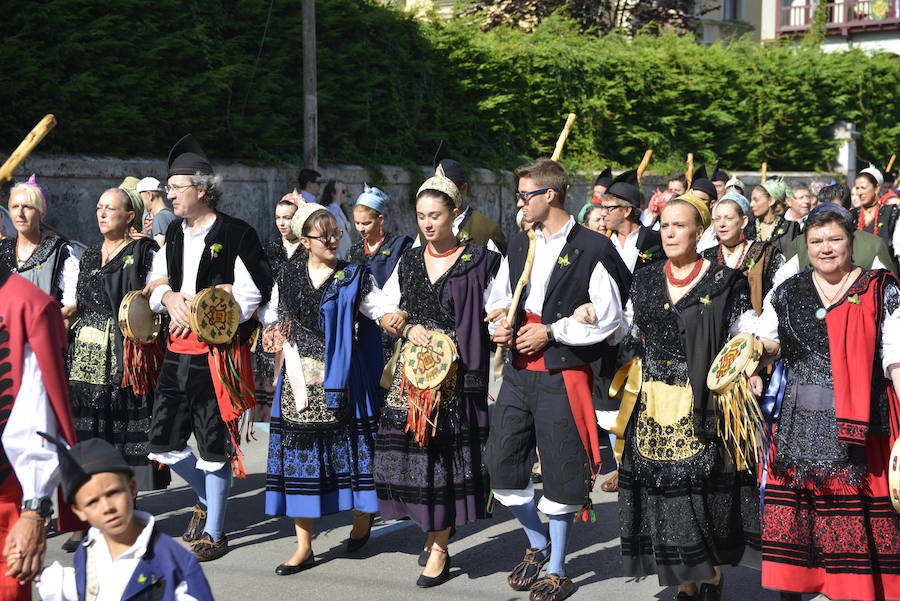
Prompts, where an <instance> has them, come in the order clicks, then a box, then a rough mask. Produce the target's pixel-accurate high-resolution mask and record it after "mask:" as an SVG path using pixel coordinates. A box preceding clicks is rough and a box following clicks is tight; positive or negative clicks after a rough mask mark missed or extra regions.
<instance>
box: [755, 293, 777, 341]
mask: <svg viewBox="0 0 900 601" xmlns="http://www.w3.org/2000/svg"><path fill="white" fill-rule="evenodd" d="M754 333H755V334H756V336H757V337H758V338H766V339H768V340H771V341H772V342H778V343H780V340H779V339H778V313H776V312H775V307H774V306H773V305H772V293H771V292H770V293H769V294H767V295H766V298H765V299H763V312H762V315H760V316H759V317H757V318H756V331H755V332H754Z"/></svg>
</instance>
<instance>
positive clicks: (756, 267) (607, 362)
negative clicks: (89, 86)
mask: <svg viewBox="0 0 900 601" xmlns="http://www.w3.org/2000/svg"><path fill="white" fill-rule="evenodd" d="M515 174H516V178H517V191H516V193H515V199H516V208H517V209H518V215H517V223H518V225H519V231H517V232H516V233H515V234H514V235H512V237H511V238H509V240H507V239H506V238H505V236H504V235H503V233H502V231H501V229H500V228H499V227H498V225H497V224H496V223H494V222H493V221H492V220H491V219H490V218H488V217H487V216H485V215H484V214H482V213H480V212H478V211H477V210H475V209H474V208H472V206H471V205H470V204H469V202H468V198H467V197H468V196H469V194H468V192H469V190H468V187H469V186H468V180H467V177H466V173H465V170H464V169H463V167H462V165H461V163H459V162H458V161H456V160H454V159H452V158H450V156H449V154H448V150H447V148H446V147H445V146H444V145H443V144H442V145H441V147H440V148H439V149H438V152H437V155H436V156H435V159H434V174H433V175H432V176H431V177H429V178H428V179H427V180H426V181H425V182H424V183H423V184H422V185H421V187H420V188H419V189H418V193H417V194H416V196H415V208H414V210H415V216H416V220H417V224H418V231H417V232H407V233H406V234H411V235H405V234H404V233H401V232H388V231H386V230H385V227H384V224H385V216H386V215H385V212H386V211H387V210H388V207H389V204H388V201H389V198H388V196H387V194H386V193H385V192H383V191H382V190H380V189H378V188H375V187H370V186H368V185H367V186H365V188H364V190H363V192H362V194H360V195H359V197H358V198H356V199H355V200H353V199H350V198H347V194H348V192H347V188H346V186H345V185H344V184H343V182H340V181H333V180H332V181H328V182H324V181H322V179H321V175H320V174H319V173H317V172H316V171H313V170H309V169H304V170H302V171H301V172H300V175H299V178H298V186H297V189H295V190H294V192H292V193H289V194H286V195H285V196H284V197H283V198H282V199H281V200H279V201H278V202H277V204H276V205H275V209H274V223H275V226H276V227H277V230H278V232H279V234H280V237H279V239H277V240H275V241H272V242H267V243H262V242H261V241H260V238H259V236H258V234H257V232H256V231H255V230H254V229H253V228H252V227H251V226H250V225H248V224H247V223H245V222H244V221H242V220H240V219H237V218H235V217H232V216H229V215H227V214H225V213H223V212H222V211H221V210H219V204H220V203H221V201H222V183H221V182H222V180H221V176H220V175H218V174H216V173H215V172H214V170H213V167H212V165H211V163H210V161H209V160H208V158H207V157H206V155H205V154H204V152H203V149H202V147H201V145H200V144H199V142H198V141H197V140H196V139H195V138H193V137H192V136H191V135H187V136H185V137H184V138H182V139H181V140H179V141H178V142H177V143H176V144H175V145H174V147H173V148H172V150H171V152H170V154H169V158H168V170H167V173H166V174H165V175H166V179H165V181H164V182H161V181H160V180H158V179H156V178H155V177H153V176H148V177H144V178H143V179H137V178H132V177H129V178H126V180H125V181H123V183H122V185H120V186H119V187H116V188H110V189H108V190H106V191H105V192H103V193H102V194H101V195H100V197H99V199H98V200H97V206H96V217H97V227H98V229H99V233H100V235H101V236H102V242H101V243H100V244H97V245H95V246H91V247H89V248H87V249H84V250H83V251H80V250H78V249H76V247H75V246H74V245H73V244H71V243H70V242H69V241H67V240H66V239H64V238H63V237H61V236H60V235H57V234H56V233H54V232H52V231H50V230H48V229H46V228H43V227H42V219H43V217H44V216H45V215H46V214H47V211H48V197H47V194H46V192H45V191H44V189H43V188H42V187H41V185H40V174H38V175H37V176H32V177H31V178H30V179H29V180H28V181H24V182H20V183H16V184H15V185H12V186H11V188H9V189H8V190H6V191H5V192H6V194H7V206H8V219H9V222H8V225H9V226H11V229H14V232H13V231H9V232H7V234H9V235H8V236H7V237H5V238H4V239H2V240H0V374H2V377H3V378H4V379H3V380H0V418H2V419H0V436H2V450H0V543H2V555H0V597H2V599H6V600H13V599H17V600H18V599H29V598H30V596H31V591H32V581H37V585H36V589H37V591H38V593H39V595H40V596H41V598H43V599H47V600H51V599H66V600H75V599H78V600H85V599H87V600H92V601H93V600H102V601H111V600H119V599H145V598H146V599H173V600H174V599H178V600H180V601H185V600H189V599H192V600H199V601H202V600H205V599H212V593H211V592H210V588H209V585H208V583H207V581H206V579H205V577H204V575H203V572H202V570H201V568H200V565H199V563H200V562H208V561H213V560H216V559H218V558H220V557H222V556H223V555H224V554H225V553H227V552H228V531H229V520H228V512H227V509H228V500H229V493H230V489H231V482H232V478H233V477H243V476H244V475H245V473H244V466H243V461H242V452H241V448H240V446H241V441H242V440H244V439H245V435H246V428H247V427H248V424H250V423H251V422H252V421H261V420H262V421H269V422H270V425H269V438H268V461H267V469H266V479H265V482H266V484H265V507H264V508H263V507H260V508H259V509H260V511H261V512H262V511H264V512H265V513H266V514H268V515H272V516H286V517H289V518H290V519H292V520H293V524H294V527H295V532H296V548H295V550H294V552H293V553H292V554H291V555H290V556H289V557H286V558H285V560H284V562H283V563H281V564H280V565H278V566H277V567H276V568H275V573H276V574H277V575H279V576H290V575H293V574H298V573H300V572H304V571H306V570H309V569H314V567H315V565H316V555H315V553H314V550H313V533H314V532H315V529H316V519H317V518H321V517H323V516H326V515H329V514H333V513H336V512H341V511H352V512H353V521H352V527H351V530H350V532H349V533H348V539H347V545H346V552H347V553H351V554H352V553H356V552H358V551H359V550H360V549H361V548H362V547H363V546H364V545H365V544H366V543H367V542H368V540H369V537H370V533H371V530H372V524H373V521H374V519H375V516H376V514H377V515H379V516H380V518H381V519H383V520H392V519H409V520H412V521H413V522H415V523H416V524H417V525H418V526H419V527H420V528H421V530H422V544H421V547H420V549H421V551H420V554H419V556H418V565H419V566H420V570H417V571H418V574H416V572H414V571H413V569H412V566H410V584H412V582H413V579H414V578H415V579H416V580H415V584H416V585H417V586H419V587H423V588H429V587H435V586H439V585H441V584H443V583H444V582H446V581H447V580H448V577H449V573H450V568H451V565H452V564H453V561H452V558H451V553H450V546H451V542H452V539H453V537H454V535H455V531H456V528H457V527H459V526H462V525H464V524H468V523H471V522H474V521H476V520H481V519H485V518H488V517H490V513H491V511H492V509H493V507H494V506H495V505H496V504H497V503H499V504H502V505H504V506H505V507H506V508H507V509H508V510H509V511H510V512H511V513H512V514H513V515H514V516H515V518H516V520H517V521H518V523H519V524H520V526H521V529H522V534H523V535H524V536H522V537H521V544H522V545H523V558H522V560H521V562H520V563H519V564H517V565H515V566H509V570H510V572H509V575H508V578H507V581H508V584H509V586H510V587H511V588H512V589H513V590H515V591H522V592H523V597H524V595H529V598H530V599H531V601H560V600H562V599H565V598H567V597H569V596H570V595H572V594H573V592H574V591H575V588H576V587H575V585H574V584H573V581H572V578H573V577H577V576H578V574H571V573H569V571H567V566H566V548H567V542H568V540H569V537H570V534H571V531H572V528H577V527H579V526H578V523H579V522H590V521H591V520H593V519H595V517H596V512H595V510H594V508H593V507H592V506H591V500H590V493H591V491H592V490H593V488H594V486H595V484H596V485H597V486H600V487H601V488H602V489H603V490H604V491H608V492H616V491H617V492H618V515H617V516H613V515H603V516H600V519H604V520H616V519H617V521H618V524H619V530H620V537H621V538H620V549H621V561H622V571H623V573H624V575H626V576H629V577H645V576H650V575H655V576H656V577H657V578H658V581H659V584H660V585H661V586H664V587H675V588H674V590H673V592H672V593H668V594H672V595H674V598H675V599H677V600H681V601H688V600H701V599H702V600H706V601H710V600H716V601H718V600H720V599H723V598H728V597H729V594H728V587H727V585H726V583H725V578H724V574H723V571H722V569H721V567H722V566H726V565H727V566H733V565H745V566H749V567H752V568H755V569H757V570H759V571H760V574H761V577H760V586H762V587H765V588H767V589H771V590H773V591H775V592H773V593H772V594H773V596H774V595H775V594H778V595H780V598H781V599H785V600H798V599H800V598H801V593H822V594H824V595H826V596H827V597H829V598H831V599H854V600H860V601H874V600H880V599H900V521H898V513H897V511H898V509H897V508H896V507H897V506H900V496H898V495H900V493H898V492H896V491H893V490H892V489H891V485H890V483H889V475H890V473H891V471H892V470H893V471H897V469H898V468H897V466H896V465H895V463H896V459H895V461H894V462H892V457H891V455H892V445H893V442H894V441H895V440H896V439H897V436H898V433H900V404H898V401H897V391H898V390H900V285H898V281H897V278H896V275H895V274H896V270H897V265H898V263H897V253H898V252H900V228H898V227H897V221H898V216H900V209H898V204H897V201H898V200H900V196H898V194H897V192H896V191H895V190H893V189H892V185H893V177H892V175H891V174H890V173H885V172H883V171H882V170H880V169H878V168H877V167H874V166H870V167H868V168H866V169H863V170H862V171H861V172H860V173H858V174H857V175H856V177H855V179H854V180H853V181H850V182H848V185H843V184H838V183H835V184H832V185H828V186H824V187H822V188H821V189H819V190H816V193H815V194H813V192H812V191H811V190H810V188H809V186H806V185H802V184H795V185H794V186H793V187H791V186H789V185H787V184H786V183H785V182H784V180H783V179H781V178H778V177H769V178H767V179H764V181H763V182H762V183H761V184H759V185H754V186H745V185H744V183H743V182H741V181H740V180H739V179H737V178H736V177H730V176H729V175H728V174H726V173H725V172H723V171H722V170H720V169H719V167H718V166H717V167H716V168H715V169H714V170H712V173H710V174H708V173H707V171H706V169H705V168H702V167H701V168H700V169H697V170H696V171H693V170H691V171H688V172H687V173H678V174H674V175H673V176H671V177H670V179H669V181H668V185H667V190H657V191H656V193H655V194H653V195H652V196H651V197H650V198H649V199H645V198H644V196H643V194H642V192H641V187H640V176H641V173H640V172H639V171H638V170H637V169H632V170H627V171H625V172H623V173H620V174H618V175H616V176H614V175H613V173H612V172H611V170H609V169H607V170H606V171H604V172H603V173H601V174H600V175H599V176H598V177H597V178H596V181H595V182H594V187H593V197H592V198H591V199H590V200H589V201H588V202H586V203H585V204H584V207H583V208H582V210H581V211H579V214H578V215H577V216H573V215H570V214H569V213H568V212H567V211H566V209H565V206H566V197H567V194H568V193H569V176H568V174H567V172H566V170H565V168H564V167H563V166H562V165H561V164H560V163H559V162H557V161H554V160H551V159H546V158H545V159H538V160H535V161H533V162H530V163H528V164H525V165H522V166H520V167H518V168H517V169H516V171H515ZM143 175H146V174H143ZM156 175H160V174H156ZM516 208H513V207H512V206H509V207H502V208H501V210H504V211H509V212H513V211H515V210H516ZM351 229H355V230H356V232H357V234H358V241H356V242H354V241H353V236H351ZM148 325H149V331H150V333H149V334H146V335H145V334H142V333H141V332H143V331H144V330H146V329H147V327H148ZM734 340H737V341H744V342H741V343H740V344H738V345H734V346H735V348H737V347H740V348H743V347H744V346H748V347H749V348H754V349H757V350H756V352H755V354H754V355H753V356H751V357H750V358H749V359H748V362H747V364H746V365H747V367H746V369H745V368H744V364H741V365H740V366H739V367H738V369H737V371H738V372H740V374H739V376H738V378H737V379H736V380H734V382H735V384H734V385H733V386H734V388H730V389H729V390H733V391H736V392H733V393H728V394H725V393H723V392H722V391H721V390H720V389H719V388H717V387H716V386H713V384H712V383H711V382H712V380H711V379H710V378H711V377H712V376H711V370H710V367H711V366H713V365H714V364H716V365H723V364H724V363H722V362H721V360H720V358H719V357H720V351H722V350H723V347H726V345H731V342H730V341H734ZM741 345H743V346H741ZM728 348H731V346H729V347H728ZM722 352H724V351H722ZM736 352H737V351H736ZM733 359H734V357H730V358H729V361H731V360H733ZM726 370H727V368H723V369H722V370H721V371H726ZM742 370H743V371H742ZM713 371H715V370H713ZM732 371H734V370H732ZM494 377H498V378H499V377H502V384H501V385H500V388H499V393H498V395H497V398H496V399H489V394H488V389H489V385H490V383H491V379H492V378H494ZM489 401H491V402H489ZM754 416H758V418H755V417H754ZM601 437H608V438H609V444H610V446H611V448H613V449H614V456H615V465H614V466H609V465H604V466H602V471H603V472H604V473H606V472H610V473H609V474H608V475H607V476H605V477H604V476H601V458H600V438H601ZM192 438H193V440H191V439H192ZM192 445H193V446H192ZM611 468H614V469H611ZM171 472H175V473H176V474H177V475H178V476H180V477H181V478H182V479H183V480H184V481H185V482H187V484H188V485H189V486H190V488H191V489H192V491H193V495H194V499H195V501H194V503H193V507H192V510H191V514H190V519H189V521H188V523H187V525H186V529H185V532H184V534H183V537H182V538H183V539H184V541H186V542H187V543H189V549H190V550H188V549H187V548H185V547H184V546H183V545H180V544H176V543H175V542H174V541H173V540H172V539H171V538H169V537H167V536H166V535H164V534H162V533H161V532H160V531H159V530H158V529H157V527H156V526H155V525H154V518H153V516H152V515H150V514H148V513H145V512H141V511H137V510H136V509H135V500H136V499H137V498H138V496H139V491H150V490H159V489H164V488H166V487H167V486H168V485H169V483H170V480H171ZM537 483H539V484H540V488H539V489H538V488H536V486H535V484H537ZM57 488H58V489H59V493H60V494H59V497H58V499H54V498H53V497H54V490H56V489H57ZM538 490H539V491H540V493H539V494H537V495H536V492H537V491H538ZM894 496H896V499H893V498H892V497H894ZM892 501H896V502H897V505H895V504H894V503H893V502H892ZM54 507H55V515H56V517H57V518H58V520H55V523H54V527H55V528H58V529H59V531H63V532H72V534H71V535H70V537H69V538H68V539H67V540H66V542H65V543H64V548H65V549H66V550H67V551H71V552H74V562H73V564H74V566H73V567H68V566H65V567H64V566H62V565H60V564H59V563H54V564H53V565H51V566H45V565H44V561H43V560H44V551H45V548H46V531H47V525H48V523H49V522H50V519H51V517H52V516H53V515H54ZM457 567H459V568H461V569H463V570H465V569H466V566H465V565H458V566H457ZM148 575H150V576H149V577H148ZM732 598H733V597H732Z"/></svg>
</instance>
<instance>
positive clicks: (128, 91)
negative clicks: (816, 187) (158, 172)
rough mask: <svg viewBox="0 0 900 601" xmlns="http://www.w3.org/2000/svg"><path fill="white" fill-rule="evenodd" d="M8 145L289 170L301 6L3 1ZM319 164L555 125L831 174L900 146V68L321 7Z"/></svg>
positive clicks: (298, 86) (499, 151) (3, 133)
mask: <svg viewBox="0 0 900 601" xmlns="http://www.w3.org/2000/svg"><path fill="white" fill-rule="evenodd" d="M7 4H8V5H11V6H10V10H9V11H8V12H7V15H8V17H7V32H8V34H9V35H7V37H6V40H5V43H4V44H3V45H0V63H2V64H3V65H4V70H3V74H2V76H0V77H2V87H3V90H4V93H3V94H2V95H0V116H2V119H0V149H12V148H14V147H15V145H16V144H18V142H19V141H20V140H21V138H22V136H23V135H24V134H25V133H26V132H27V131H28V130H29V129H30V128H31V127H32V125H33V124H34V123H35V122H37V121H38V119H39V118H40V117H41V116H42V115H43V114H44V113H48V112H52V113H55V114H56V115H57V117H58V119H59V125H58V127H57V129H56V130H55V131H54V132H53V133H52V134H51V135H50V136H49V137H48V138H47V139H46V140H45V141H44V142H43V143H42V145H41V150H44V151H61V152H72V153H91V154H105V155H121V156H164V155H165V153H166V152H167V151H168V149H169V147H170V145H171V144H172V142H174V141H175V140H177V139H178V138H179V137H180V136H181V135H183V134H184V133H185V132H188V131H191V132H192V133H194V134H195V135H197V136H198V137H199V139H200V140H201V141H202V142H203V144H204V146H205V147H206V149H207V152H208V153H209V154H210V155H211V156H212V157H214V158H225V157H230V158H234V159H242V160H261V161H284V162H289V163H297V162H298V161H299V158H300V156H301V155H302V150H301V149H302V140H301V138H302V131H303V127H302V119H303V95H302V73H301V58H302V57H301V40H300V36H301V33H300V31H301V22H300V12H301V11H300V0H278V1H273V0H203V1H201V0H187V1H183V2H179V1H176V0H157V2H155V3H154V4H153V7H152V10H148V8H147V4H146V2H143V1H141V0H119V1H118V2H117V3H116V7H115V10H110V9H109V5H108V4H104V3H101V2H99V1H97V0H43V1H38V0H10V1H9V2H7ZM317 17H318V23H317V36H318V61H319V71H318V73H319V136H320V140H319V143H320V157H321V160H322V161H323V162H345V163H359V164H363V165H375V164H379V163H382V164H399V165H412V164H420V165H421V164H427V163H429V162H430V157H431V155H432V153H433V152H434V148H435V147H436V146H437V142H438V141H439V140H440V139H442V138H443V139H446V140H448V141H449V142H450V145H451V147H452V149H453V152H454V154H456V155H457V156H459V157H461V158H463V159H464V160H465V161H466V162H467V163H468V164H470V165H479V166H486V167H496V168H511V167H513V166H515V165H516V164H518V163H519V162H520V161H523V160H525V159H530V158H533V157H536V156H542V155H545V156H546V155H549V154H550V152H551V150H552V147H553V143H554V141H555V140H556V137H557V135H558V133H559V130H560V128H561V126H562V123H563V121H564V119H565V114H566V113H568V112H570V111H571V112H575V113H577V114H578V121H577V123H576V126H575V129H574V131H573V133H572V136H571V137H570V141H569V145H568V146H567V149H566V152H565V154H564V160H565V161H566V163H567V164H568V165H569V166H572V167H578V168H584V169H594V168H597V167H600V166H603V165H606V164H608V163H612V164H615V165H618V166H623V167H624V166H633V165H636V164H637V162H638V161H639V160H640V157H641V155H642V154H643V151H644V150H645V149H646V148H653V149H654V151H655V154H654V163H653V165H652V166H651V169H652V170H657V171H664V170H668V169H670V168H674V167H675V166H677V165H679V164H682V163H683V158H684V155H685V154H686V153H687V152H693V153H694V154H695V156H696V157H697V161H698V162H699V161H701V160H702V161H704V162H707V163H711V162H713V161H715V160H719V161H721V162H722V164H723V165H724V166H726V167H728V168H731V169H744V168H756V167H758V165H759V163H761V162H762V161H768V162H769V165H770V168H771V169H773V170H774V169H780V170H787V169H826V168H828V166H829V161H830V160H832V159H833V158H834V156H835V143H834V141H833V140H832V135H831V127H832V126H833V124H834V123H835V121H837V120H838V119H848V120H850V121H853V122H855V123H856V125H857V127H858V129H859V130H860V131H861V134H862V139H861V141H860V145H859V153H860V158H861V159H863V160H871V161H872V162H875V163H876V164H878V163H884V162H885V160H886V159H885V157H887V156H889V155H890V154H891V153H892V152H896V151H897V148H898V147H900V124H898V122H897V120H896V119H895V118H894V115H895V112H896V107H895V99H894V97H895V94H896V92H895V91H896V90H897V89H900V57H897V56H896V55H893V54H879V55H875V56H869V55H866V54H864V53H863V52H861V51H850V52H840V53H828V54H826V53H822V52H821V51H819V50H818V47H817V46H810V45H804V44H800V45H792V44H790V43H776V44H762V45H760V44H758V43H753V42H751V41H750V40H740V41H735V42H732V43H729V44H714V45H711V46H704V45H700V44H697V43H695V42H694V41H693V39H692V37H691V36H689V35H687V36H686V35H679V34H678V32H676V31H671V30H666V29H663V30H662V31H660V32H659V33H658V35H655V34H654V35H651V34H649V33H638V34H636V35H634V36H628V35H625V34H622V33H611V34H609V35H606V36H603V37H598V36H593V35H584V34H583V32H582V24H581V23H579V22H578V21H577V20H575V19H573V18H571V17H570V16H566V15H564V14H561V13H560V12H556V13H553V14H551V15H549V16H546V17H543V18H542V19H541V20H540V22H539V23H538V24H537V25H536V26H535V28H534V30H533V32H531V33H527V32H525V31H522V30H521V29H519V28H517V27H509V26H503V27H495V28H493V29H491V30H490V31H487V32H484V31H482V29H481V21H480V18H476V17H470V18H459V19H454V20H452V21H450V22H449V23H446V24H440V23H438V22H426V21H416V20H414V19H412V18H411V17H409V16H407V15H404V14H402V13H400V12H398V11H396V10H393V9H388V8H385V7H382V6H378V5H374V4H370V3H368V2H364V1H362V0H320V1H319V2H318V5H317Z"/></svg>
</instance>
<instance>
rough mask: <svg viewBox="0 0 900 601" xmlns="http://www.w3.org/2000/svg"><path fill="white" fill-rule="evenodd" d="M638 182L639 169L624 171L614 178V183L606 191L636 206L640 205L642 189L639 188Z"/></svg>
mask: <svg viewBox="0 0 900 601" xmlns="http://www.w3.org/2000/svg"><path fill="white" fill-rule="evenodd" d="M637 183H638V179H637V169H631V170H629V171H623V172H622V173H620V174H619V175H617V176H616V177H615V178H614V179H613V180H612V183H611V184H610V185H609V187H608V188H607V189H606V193H607V194H609V195H610V196H615V197H616V198H618V199H620V200H624V201H625V202H627V203H629V204H631V205H634V206H635V207H640V206H641V189H640V188H638V185H637Z"/></svg>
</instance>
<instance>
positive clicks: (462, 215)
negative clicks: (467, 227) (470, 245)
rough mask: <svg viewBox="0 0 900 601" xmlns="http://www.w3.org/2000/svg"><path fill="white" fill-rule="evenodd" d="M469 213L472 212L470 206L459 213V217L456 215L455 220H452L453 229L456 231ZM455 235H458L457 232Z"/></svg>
mask: <svg viewBox="0 0 900 601" xmlns="http://www.w3.org/2000/svg"><path fill="white" fill-rule="evenodd" d="M471 212H472V205H468V206H467V207H466V210H465V211H463V212H462V213H460V214H459V215H457V216H456V219H454V220H453V227H455V228H457V229H458V228H459V227H460V226H461V225H462V222H463V221H465V220H466V217H467V216H468V215H469V213H471ZM457 233H459V232H457Z"/></svg>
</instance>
